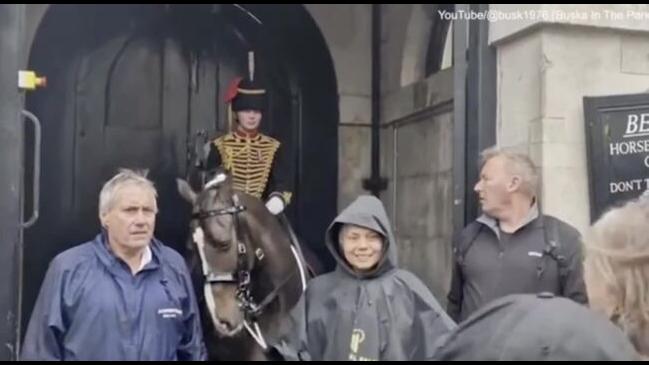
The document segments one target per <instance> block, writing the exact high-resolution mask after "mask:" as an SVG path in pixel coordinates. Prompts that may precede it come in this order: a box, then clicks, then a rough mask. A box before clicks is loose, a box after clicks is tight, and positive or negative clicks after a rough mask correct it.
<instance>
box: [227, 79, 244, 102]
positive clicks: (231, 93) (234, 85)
mask: <svg viewBox="0 0 649 365" xmlns="http://www.w3.org/2000/svg"><path fill="white" fill-rule="evenodd" d="M241 80H243V77H237V78H236V79H234V80H232V82H230V85H229V86H228V89H227V90H226V91H225V97H224V98H223V99H224V100H225V102H226V103H229V102H231V101H232V99H234V98H235V97H236V96H237V89H238V88H239V83H241Z"/></svg>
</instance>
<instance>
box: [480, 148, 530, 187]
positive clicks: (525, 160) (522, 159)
mask: <svg viewBox="0 0 649 365" xmlns="http://www.w3.org/2000/svg"><path fill="white" fill-rule="evenodd" d="M494 157H502V158H504V159H506V160H507V162H509V163H508V164H507V167H506V168H507V170H508V171H509V172H510V173H511V174H513V175H518V176H520V177H521V180H522V181H521V189H522V190H523V192H524V193H525V194H528V195H529V196H531V197H536V195H537V193H538V189H539V174H538V170H537V168H536V166H535V165H534V162H532V159H530V158H529V157H528V156H527V155H524V154H522V153H518V152H514V151H510V150H507V149H503V148H499V147H497V146H493V147H490V148H487V149H485V150H484V151H482V153H480V166H484V164H485V163H487V161H489V160H491V159H492V158H494Z"/></svg>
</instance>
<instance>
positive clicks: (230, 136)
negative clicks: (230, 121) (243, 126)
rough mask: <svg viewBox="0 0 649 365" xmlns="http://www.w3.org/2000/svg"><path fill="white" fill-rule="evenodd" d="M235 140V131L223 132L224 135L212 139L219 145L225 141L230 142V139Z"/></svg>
mask: <svg viewBox="0 0 649 365" xmlns="http://www.w3.org/2000/svg"><path fill="white" fill-rule="evenodd" d="M234 140H235V137H234V133H232V132H229V133H226V134H222V135H220V136H218V137H216V138H214V139H213V140H212V141H213V144H214V145H217V146H218V145H220V144H222V143H224V142H230V141H234Z"/></svg>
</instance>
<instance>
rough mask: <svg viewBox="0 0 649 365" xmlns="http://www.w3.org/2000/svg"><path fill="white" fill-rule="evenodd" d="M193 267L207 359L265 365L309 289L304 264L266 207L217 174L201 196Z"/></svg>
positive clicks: (189, 196)
mask: <svg viewBox="0 0 649 365" xmlns="http://www.w3.org/2000/svg"><path fill="white" fill-rule="evenodd" d="M178 189H179V191H180V194H181V195H182V196H183V197H184V198H185V199H186V200H187V201H189V202H190V203H191V204H192V205H193V214H192V218H193V220H192V226H191V230H192V232H193V234H192V237H191V239H190V241H191V242H190V245H189V247H188V249H189V250H188V252H189V258H188V261H189V267H190V269H191V271H192V274H193V277H194V285H195V288H196V291H197V297H198V299H199V306H200V311H201V322H202V323H203V333H204V337H205V343H206V346H207V350H208V355H209V358H210V359H219V360H264V359H268V358H269V354H270V353H271V352H270V351H269V350H270V349H271V348H272V344H273V340H275V339H276V338H277V337H278V336H280V331H281V329H282V328H283V324H284V320H285V319H286V318H287V316H288V312H289V311H290V310H291V309H292V308H293V307H294V306H295V304H296V303H297V301H298V300H299V298H300V296H301V294H302V292H303V290H304V289H305V286H306V272H305V270H304V269H303V268H304V265H303V261H302V259H301V258H300V257H299V255H298V254H297V252H296V250H295V249H294V248H293V247H292V246H291V243H290V240H289V237H288V235H287V233H286V231H285V230H284V229H283V228H282V227H281V226H280V224H279V221H278V220H277V217H275V216H273V215H272V214H271V213H270V212H269V211H268V210H267V209H266V207H265V205H264V204H263V202H262V201H261V200H259V199H257V198H255V197H252V196H250V195H247V194H244V193H241V192H235V191H234V190H233V188H232V183H231V179H230V177H229V176H228V175H227V174H225V173H219V174H217V175H216V177H215V178H214V179H213V180H211V181H210V182H208V183H207V184H205V187H204V188H203V190H202V191H201V192H199V193H196V192H194V191H193V190H192V188H191V187H190V186H189V184H188V183H187V182H186V181H185V180H181V179H178Z"/></svg>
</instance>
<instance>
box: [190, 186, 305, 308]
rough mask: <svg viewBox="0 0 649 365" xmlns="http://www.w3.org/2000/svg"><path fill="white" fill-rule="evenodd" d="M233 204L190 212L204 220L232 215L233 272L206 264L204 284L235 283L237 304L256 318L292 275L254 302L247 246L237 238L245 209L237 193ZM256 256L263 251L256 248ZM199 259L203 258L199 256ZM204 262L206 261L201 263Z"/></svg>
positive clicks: (261, 254)
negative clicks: (240, 220) (235, 246)
mask: <svg viewBox="0 0 649 365" xmlns="http://www.w3.org/2000/svg"><path fill="white" fill-rule="evenodd" d="M232 203H233V205H232V206H230V207H226V208H222V209H212V210H208V211H198V212H196V213H194V214H192V218H193V219H198V220H199V221H204V220H206V219H209V218H212V217H217V216H221V215H227V214H230V215H232V216H233V219H234V224H233V234H232V240H231V244H236V245H237V268H236V269H235V271H234V272H213V271H212V268H211V266H210V265H209V264H208V265H207V267H208V268H209V272H207V273H203V279H204V284H209V285H214V284H236V285H237V291H236V297H237V300H238V301H239V304H240V306H241V308H242V310H243V312H244V313H245V317H246V318H248V319H252V320H254V319H256V318H257V317H259V315H260V314H261V313H262V311H263V309H264V308H265V307H266V306H268V305H269V304H270V303H271V302H272V301H273V300H274V299H275V298H276V297H277V295H278V293H279V290H280V289H281V288H282V287H283V286H284V285H285V284H286V283H288V281H289V280H290V279H291V278H292V277H293V276H294V274H292V275H289V276H288V277H287V278H286V279H285V280H284V281H283V282H282V283H280V285H278V286H277V287H275V289H273V291H271V292H270V293H269V294H268V295H266V297H265V298H264V299H263V300H262V301H261V302H259V303H257V302H255V300H254V298H252V293H251V290H250V270H251V269H250V268H249V267H248V248H247V246H246V244H245V243H243V242H241V241H240V240H239V239H238V231H239V226H240V224H239V214H240V213H242V212H244V211H246V207H245V206H244V205H241V204H239V198H238V196H237V194H233V195H232ZM255 255H256V258H257V259H259V260H261V259H262V258H263V255H264V254H263V251H262V250H261V249H257V251H256V252H255ZM201 260H203V258H202V257H201ZM202 264H204V265H205V264H206V263H202Z"/></svg>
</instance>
